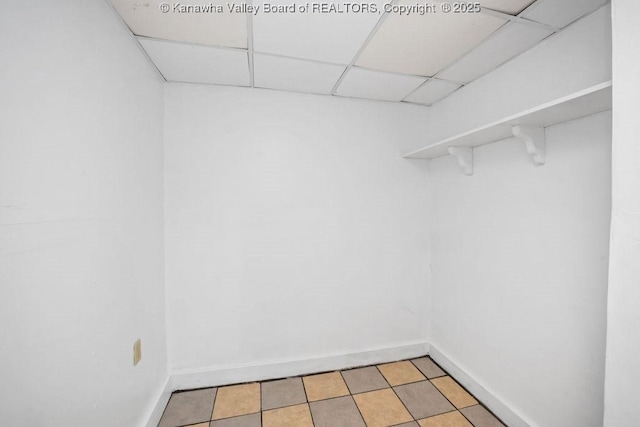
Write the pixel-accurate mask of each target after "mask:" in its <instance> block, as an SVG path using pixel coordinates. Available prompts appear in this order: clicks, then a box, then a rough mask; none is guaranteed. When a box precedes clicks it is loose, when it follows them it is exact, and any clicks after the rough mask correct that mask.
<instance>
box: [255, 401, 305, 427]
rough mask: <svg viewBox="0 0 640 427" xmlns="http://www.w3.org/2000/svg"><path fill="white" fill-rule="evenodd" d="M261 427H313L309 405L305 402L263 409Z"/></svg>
mask: <svg viewBox="0 0 640 427" xmlns="http://www.w3.org/2000/svg"><path fill="white" fill-rule="evenodd" d="M262 427H313V421H311V412H310V411H309V405H308V404H306V403H305V404H303V405H296V406H288V407H286V408H280V409H272V410H271V411H264V412H263V413H262Z"/></svg>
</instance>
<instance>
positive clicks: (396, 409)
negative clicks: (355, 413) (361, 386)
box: [353, 388, 413, 427]
mask: <svg viewBox="0 0 640 427" xmlns="http://www.w3.org/2000/svg"><path fill="white" fill-rule="evenodd" d="M353 399H354V400H355V401H356V404H357V405H358V409H360V413H362V417H363V418H364V421H365V422H366V423H367V427H386V426H392V425H396V424H402V423H408V422H411V421H413V418H412V417H411V414H409V412H408V411H407V409H406V408H405V407H404V405H403V404H402V402H400V399H398V396H396V394H395V393H394V392H393V390H391V389H389V388H386V389H383V390H377V391H370V392H368V393H362V394H356V395H355V396H353Z"/></svg>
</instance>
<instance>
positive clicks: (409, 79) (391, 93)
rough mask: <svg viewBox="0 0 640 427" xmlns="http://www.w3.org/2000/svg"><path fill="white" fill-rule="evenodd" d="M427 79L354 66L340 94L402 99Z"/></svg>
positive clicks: (339, 90) (387, 99) (393, 99)
mask: <svg viewBox="0 0 640 427" xmlns="http://www.w3.org/2000/svg"><path fill="white" fill-rule="evenodd" d="M424 81H425V79H423V78H420V77H414V76H401V75H398V74H389V73H382V72H379V71H370V70H363V69H360V68H352V69H351V70H349V72H348V74H347V75H346V76H345V78H344V79H343V80H342V83H341V84H340V87H338V92H337V94H338V95H341V96H351V97H355V98H368V99H381V100H385V101H400V100H402V99H403V98H404V97H405V96H407V95H408V94H409V93H410V92H411V91H412V90H414V89H415V88H417V87H418V86H420V85H421V84H422V83H423V82H424Z"/></svg>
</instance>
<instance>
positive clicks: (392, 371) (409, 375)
mask: <svg viewBox="0 0 640 427" xmlns="http://www.w3.org/2000/svg"><path fill="white" fill-rule="evenodd" d="M378 369H380V372H382V375H384V377H385V378H386V379H387V382H388V383H389V384H391V385H392V386H396V385H401V384H408V383H414V382H417V381H423V380H426V378H425V376H424V375H422V374H421V373H420V371H419V370H418V368H416V367H415V366H414V365H413V363H411V362H409V361H404V362H394V363H387V364H384V365H378Z"/></svg>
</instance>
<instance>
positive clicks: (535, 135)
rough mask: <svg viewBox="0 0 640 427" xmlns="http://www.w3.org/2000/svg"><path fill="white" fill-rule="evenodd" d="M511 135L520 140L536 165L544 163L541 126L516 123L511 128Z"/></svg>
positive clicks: (543, 137) (543, 139)
mask: <svg viewBox="0 0 640 427" xmlns="http://www.w3.org/2000/svg"><path fill="white" fill-rule="evenodd" d="M511 131H512V132H513V136H515V137H516V138H518V139H520V140H522V141H523V142H524V145H525V147H527V152H528V153H529V154H530V155H531V158H532V159H533V163H534V164H535V165H536V166H541V165H544V162H545V160H546V159H545V136H544V128H543V127H542V126H524V125H517V126H513V127H512V128H511Z"/></svg>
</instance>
